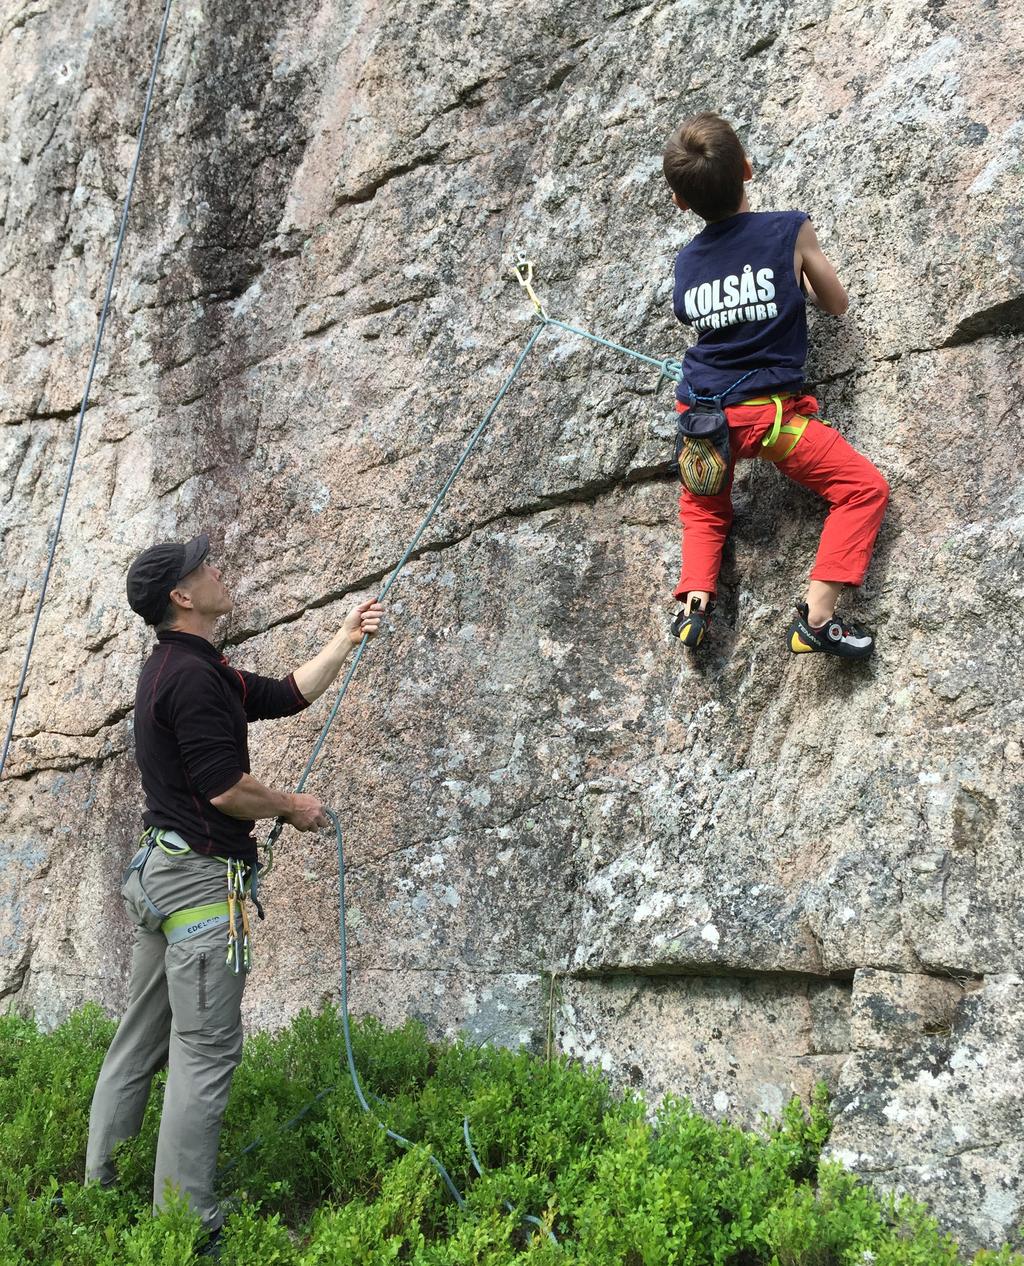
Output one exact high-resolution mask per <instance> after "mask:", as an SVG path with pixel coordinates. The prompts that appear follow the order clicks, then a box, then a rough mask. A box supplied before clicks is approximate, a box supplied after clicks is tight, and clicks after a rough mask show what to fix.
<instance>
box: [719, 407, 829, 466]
mask: <svg viewBox="0 0 1024 1266" xmlns="http://www.w3.org/2000/svg"><path fill="white" fill-rule="evenodd" d="M791 399H792V396H755V397H753V398H752V399H750V400H741V401H740V404H739V407H740V408H742V407H743V406H744V405H748V404H753V405H757V404H773V405H775V421H774V422H773V423H772V425H771V427H770V428H769V431H768V434H767V435H766V436H765V437H764V439H763V440H762V441H761V447H762V448H763V449H765V450H766V451H765V452H763V453H762V454H761V456H762V457H763V458H765V459H766V460H767V461H770V462H784V461H785V460H786V458H787V457H788V456H789V455H790V453H792V452H793V450H794V449H795V448H796V446H797V445H798V444H799V443H800V441H801V440H802V439H803V435H804V431H806V430H807V423H808V422H809V421H810V418H809V417H805V416H804V415H803V414H801V413H796V414H794V415H793V417H792V419H791V420H790V421H789V422H787V423H786V425H785V426H783V425H782V402H783V400H791ZM825 425H826V426H827V425H828V423H827V422H826V423H825Z"/></svg>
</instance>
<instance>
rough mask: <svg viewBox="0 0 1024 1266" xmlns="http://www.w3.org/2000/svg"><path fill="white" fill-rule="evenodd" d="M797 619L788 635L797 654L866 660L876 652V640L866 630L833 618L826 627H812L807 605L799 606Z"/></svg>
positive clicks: (791, 647)
mask: <svg viewBox="0 0 1024 1266" xmlns="http://www.w3.org/2000/svg"><path fill="white" fill-rule="evenodd" d="M796 611H797V616H796V619H795V620H794V621H793V623H792V624H791V625H790V626H789V632H788V633H787V634H786V637H787V640H788V642H789V649H790V650H791V651H792V652H793V654H794V655H807V654H810V653H814V652H818V651H820V652H822V653H823V654H825V655H838V656H839V657H840V659H867V658H868V656H869V655H871V654H872V653H873V652H874V649H875V639H874V637H873V636H872V634H870V633H869V632H868V631H867V630H866V629H862V628H861V627H860V625H858V624H854V623H853V621H852V620H844V619H843V618H842V617H841V616H838V615H834V616H833V617H832V619H831V620H826V621H825V623H824V624H821V625H813V624H811V622H810V621H809V620H808V618H807V603H806V602H800V603H798V604H797V608H796Z"/></svg>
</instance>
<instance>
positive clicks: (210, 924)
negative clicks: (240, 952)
mask: <svg viewBox="0 0 1024 1266" xmlns="http://www.w3.org/2000/svg"><path fill="white" fill-rule="evenodd" d="M147 834H148V835H149V837H150V839H151V840H152V841H153V843H154V844H156V845H157V846H158V847H159V848H161V849H162V850H163V851H164V852H165V853H166V854H167V856H168V857H184V855H185V854H186V853H191V852H192V849H191V848H190V847H189V846H188V844H187V843H186V842H185V840H183V839H182V838H181V836H180V835H179V834H178V833H177V831H168V830H164V829H162V828H161V829H158V830H155V831H153V830H151V831H149V832H147ZM214 860H215V861H218V862H224V863H225V864H226V863H227V858H226V857H217V858H215V859H214ZM228 921H229V912H228V903H227V902H226V901H214V902H211V903H210V904H208V905H204V906H189V907H188V908H187V909H185V910H176V911H175V912H174V914H172V915H170V916H168V918H166V919H164V921H163V923H161V924H160V931H161V932H162V933H163V934H164V936H165V937H166V938H167V944H168V945H177V944H178V942H179V941H187V940H188V939H189V937H190V936H198V935H199V933H200V932H205V931H206V930H207V928H215V927H221V926H222V925H223V924H225V923H227V922H228Z"/></svg>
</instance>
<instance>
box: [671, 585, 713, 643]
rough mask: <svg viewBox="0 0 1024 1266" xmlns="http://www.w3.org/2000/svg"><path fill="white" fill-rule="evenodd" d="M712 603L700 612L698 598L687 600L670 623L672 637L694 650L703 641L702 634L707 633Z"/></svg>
mask: <svg viewBox="0 0 1024 1266" xmlns="http://www.w3.org/2000/svg"><path fill="white" fill-rule="evenodd" d="M714 605H715V604H714V603H713V602H709V603H708V605H707V606H706V607H705V608H704V610H703V611H702V610H701V607H700V599H699V598H687V600H686V602H685V603H684V604H683V606H681V607H680V608H679V610H678V611H677V612H676V618H675V619H674V620H673V621H672V636H673V637H674V638H678V639H679V641H680V642H682V644H683V645H684V646H688V647H690V649H691V650H696V649H697V647H698V646H700V644H701V642H703V641H704V634H705V633H706V632H707V631H708V625H709V624H710V623H711V612H712V611H713V610H714Z"/></svg>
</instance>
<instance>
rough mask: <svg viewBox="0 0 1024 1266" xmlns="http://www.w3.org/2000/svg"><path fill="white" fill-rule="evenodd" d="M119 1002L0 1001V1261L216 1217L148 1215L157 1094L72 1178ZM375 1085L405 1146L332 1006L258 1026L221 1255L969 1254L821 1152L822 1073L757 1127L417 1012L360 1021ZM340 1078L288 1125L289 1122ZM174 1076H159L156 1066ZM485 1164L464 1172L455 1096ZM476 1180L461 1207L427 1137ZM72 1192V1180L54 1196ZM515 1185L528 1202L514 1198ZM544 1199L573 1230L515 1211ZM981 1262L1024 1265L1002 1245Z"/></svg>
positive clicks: (760, 1262)
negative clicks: (349, 1069) (362, 1089)
mask: <svg viewBox="0 0 1024 1266" xmlns="http://www.w3.org/2000/svg"><path fill="white" fill-rule="evenodd" d="M113 1030H114V1025H113V1024H112V1022H111V1021H109V1020H107V1019H106V1018H105V1017H104V1016H103V1015H102V1014H101V1012H100V1011H99V1010H98V1009H97V1008H95V1007H87V1008H85V1009H84V1010H83V1011H81V1012H79V1013H77V1014H76V1015H74V1016H72V1017H71V1018H70V1019H69V1020H68V1021H67V1022H66V1023H65V1024H63V1025H62V1026H61V1027H60V1028H59V1029H57V1030H56V1031H55V1032H53V1033H51V1034H49V1035H44V1034H41V1033H39V1031H38V1030H37V1028H36V1027H35V1025H34V1024H32V1023H31V1022H29V1021H26V1020H22V1019H19V1018H17V1017H15V1016H7V1017H3V1018H0V1184H2V1192H0V1206H8V1205H9V1206H12V1207H11V1210H10V1212H8V1213H7V1214H4V1215H2V1216H0V1266H23V1264H24V1263H26V1262H31V1263H44V1262H45V1263H50V1264H52V1266H57V1264H60V1266H115V1264H120V1263H132V1264H134V1266H186V1264H187V1263H189V1262H191V1261H192V1260H193V1248H194V1246H196V1245H198V1244H200V1243H201V1242H202V1239H203V1236H202V1233H201V1231H200V1228H199V1224H198V1221H196V1220H194V1219H193V1218H191V1217H190V1216H189V1215H188V1214H187V1213H186V1212H185V1211H184V1210H183V1209H181V1208H180V1207H179V1208H174V1207H172V1208H171V1209H169V1210H166V1211H164V1212H163V1213H161V1214H160V1216H159V1217H156V1218H152V1217H150V1195H151V1190H150V1182H151V1175H152V1170H153V1152H154V1148H155V1143H156V1128H157V1124H158V1118H159V1100H160V1097H161V1096H160V1094H154V1096H153V1101H152V1102H151V1103H150V1108H149V1112H148V1114H147V1117H146V1122H145V1125H144V1128H143V1131H142V1134H141V1135H140V1137H139V1138H138V1139H137V1140H135V1141H134V1142H132V1143H129V1144H126V1145H125V1146H124V1148H123V1150H122V1152H121V1153H120V1155H119V1169H120V1173H121V1182H120V1186H119V1187H118V1188H117V1189H116V1190H110V1191H104V1190H101V1189H99V1188H98V1187H97V1186H95V1185H93V1186H90V1187H82V1186H81V1179H82V1164H83V1158H84V1153H85V1141H86V1132H87V1126H88V1113H89V1102H90V1098H91V1095H92V1089H93V1086H94V1084H95V1080H96V1074H97V1070H98V1068H99V1065H100V1062H101V1060H102V1058H103V1053H104V1050H105V1049H106V1046H107V1044H108V1043H109V1041H110V1038H111V1036H112V1034H113ZM354 1041H355V1050H356V1060H357V1063H358V1065H359V1068H360V1070H361V1072H362V1075H363V1079H364V1082H365V1084H366V1087H367V1090H368V1091H372V1092H373V1094H374V1095H376V1096H379V1097H380V1099H381V1101H382V1104H381V1114H382V1116H383V1117H385V1118H386V1119H387V1122H388V1124H389V1125H391V1126H393V1127H394V1128H395V1129H397V1130H399V1131H400V1132H401V1133H403V1134H405V1135H407V1136H408V1137H409V1138H411V1139H414V1140H416V1142H417V1144H419V1145H420V1146H417V1147H416V1148H415V1149H414V1150H412V1151H408V1152H404V1153H403V1152H401V1151H400V1150H399V1149H397V1148H396V1147H395V1146H394V1144H392V1143H390V1142H388V1140H387V1139H386V1138H385V1137H384V1135H383V1134H382V1132H381V1131H380V1129H379V1128H378V1127H377V1126H376V1125H375V1124H374V1123H373V1122H372V1121H371V1120H370V1119H369V1118H368V1117H367V1116H366V1115H365V1114H364V1113H363V1112H362V1111H361V1110H360V1108H359V1105H358V1103H357V1101H356V1098H355V1095H354V1093H353V1091H352V1087H351V1085H350V1083H349V1081H348V1078H347V1076H343V1075H342V1071H341V1065H340V1062H339V1052H340V1051H341V1035H340V1025H339V1022H338V1017H337V1015H336V1013H335V1012H334V1011H332V1010H327V1011H325V1012H324V1013H323V1014H321V1015H316V1016H314V1015H311V1014H309V1013H303V1014H302V1015H300V1016H299V1017H298V1018H297V1019H296V1020H295V1021H294V1022H293V1024H292V1025H291V1027H290V1028H288V1029H286V1030H285V1031H283V1032H282V1033H279V1034H277V1035H276V1036H268V1035H264V1034H260V1035H257V1036H255V1037H252V1038H250V1039H249V1040H248V1042H247V1043H246V1048H245V1055H244V1058H243V1062H242V1064H241V1067H240V1068H239V1070H238V1073H237V1075H236V1077H235V1081H234V1086H233V1089H232V1093H231V1101H230V1105H229V1107H228V1112H227V1117H226V1120H225V1129H224V1135H223V1138H222V1147H221V1155H222V1157H224V1158H225V1161H229V1160H230V1159H231V1158H232V1157H234V1156H235V1155H236V1154H237V1153H238V1152H240V1151H241V1150H242V1149H243V1148H244V1147H245V1146H246V1144H248V1143H249V1142H251V1141H252V1140H253V1139H254V1138H255V1137H257V1136H263V1137H264V1139H265V1142H264V1143H263V1145H262V1146H261V1147H259V1148H258V1149H256V1150H255V1151H253V1152H251V1153H249V1154H248V1155H247V1156H245V1157H244V1158H243V1159H242V1160H241V1162H240V1163H239V1164H238V1165H237V1166H236V1167H235V1168H234V1169H232V1170H231V1172H230V1174H228V1175H227V1177H226V1179H225V1183H224V1189H225V1191H226V1192H233V1193H235V1195H236V1196H237V1198H238V1203H237V1211H236V1212H233V1213H232V1214H231V1215H230V1217H229V1218H228V1221H227V1223H226V1226H225V1232H224V1236H223V1254H222V1257H221V1261H222V1262H224V1263H227V1264H229V1266H236V1264H237V1266H243V1264H244V1266H314V1264H315V1263H317V1264H325V1266H326V1264H327V1263H331V1264H337V1266H348V1264H349V1263H351V1264H352V1266H383V1264H384V1263H390V1262H406V1263H413V1264H416V1266H427V1264H428V1263H429V1264H431V1266H434V1264H437V1266H441V1264H450V1266H455V1264H458V1266H463V1264H466V1266H469V1264H470V1263H479V1264H480V1266H506V1263H518V1262H529V1263H532V1264H534V1266H544V1264H547V1263H552V1264H553V1263H559V1264H560V1266H612V1263H622V1264H623V1266H676V1264H678V1266H942V1264H945V1263H948V1264H949V1266H953V1264H954V1263H957V1262H958V1261H960V1260H962V1258H960V1257H959V1255H958V1252H957V1248H956V1245H955V1244H954V1243H953V1241H952V1240H951V1239H950V1238H949V1237H948V1236H943V1235H941V1234H940V1233H939V1231H938V1230H937V1228H936V1227H935V1225H934V1223H933V1222H932V1221H931V1220H930V1219H929V1218H928V1217H927V1215H926V1214H925V1212H924V1210H923V1209H922V1208H921V1207H920V1206H918V1205H915V1204H913V1203H912V1202H910V1201H906V1200H904V1201H892V1200H890V1201H885V1200H879V1199H878V1198H877V1197H876V1196H875V1195H874V1194H873V1193H872V1192H871V1191H870V1190H869V1189H868V1188H866V1187H865V1186H863V1185H862V1184H861V1183H859V1182H858V1181H857V1180H856V1179H855V1178H854V1177H852V1176H851V1175H850V1174H848V1173H847V1172H846V1171H845V1170H843V1169H842V1168H841V1167H840V1166H838V1165H836V1164H833V1163H829V1162H823V1161H822V1160H821V1159H820V1155H821V1149H822V1146H823V1144H824V1142H825V1140H826V1138H827V1136H828V1130H829V1122H828V1116H827V1113H826V1110H825V1103H824V1098H823V1096H822V1095H819V1096H818V1097H817V1098H816V1100H815V1102H814V1103H813V1104H812V1105H811V1109H810V1115H809V1117H808V1116H805V1114H804V1111H803V1109H802V1108H801V1106H800V1104H799V1102H798V1101H796V1100H794V1101H793V1102H792V1103H791V1104H790V1105H789V1106H788V1108H787V1109H786V1111H785V1114H784V1117H783V1120H782V1121H781V1122H780V1123H779V1124H777V1125H767V1124H766V1127H765V1132H764V1133H763V1134H758V1133H753V1132H746V1131H743V1130H739V1129H737V1128H735V1127H733V1126H729V1125H717V1124H715V1123H714V1122H711V1121H707V1120H705V1119H704V1118H703V1117H701V1116H698V1115H696V1114H695V1113H694V1112H693V1111H692V1110H691V1109H690V1108H689V1107H688V1106H687V1105H686V1104H684V1103H680V1102H666V1103H665V1104H663V1105H662V1107H661V1108H660V1109H659V1110H658V1112H657V1113H656V1114H655V1116H654V1118H653V1120H648V1119H647V1115H646V1109H645V1106H644V1104H643V1102H642V1101H641V1100H640V1099H639V1098H636V1097H634V1096H630V1097H628V1098H626V1099H624V1100H623V1099H619V1098H617V1097H616V1096H614V1095H613V1094H612V1092H611V1090H610V1088H609V1087H608V1085H607V1083H606V1082H605V1081H604V1080H603V1079H602V1078H601V1077H600V1075H599V1074H597V1073H595V1072H592V1071H587V1070H585V1069H583V1068H580V1067H579V1066H577V1065H574V1064H570V1063H567V1062H564V1061H557V1062H552V1063H545V1062H544V1061H543V1060H540V1059H537V1058H536V1057H534V1056H530V1055H527V1054H525V1053H522V1052H519V1053H513V1052H510V1051H505V1050H500V1049H493V1048H489V1047H488V1048H477V1047H472V1046H467V1045H464V1044H455V1045H437V1044H432V1043H428V1042H427V1041H426V1039H425V1037H424V1035H423V1032H422V1030H421V1029H419V1028H418V1027H416V1026H414V1025H412V1024H408V1025H406V1026H405V1027H404V1028H403V1029H400V1030H398V1031H396V1032H390V1033H389V1032H385V1031H384V1030H383V1029H382V1028H381V1027H380V1026H379V1025H378V1024H376V1023H375V1022H373V1021H370V1020H366V1021H363V1022H362V1023H361V1024H359V1025H357V1026H356V1028H355V1032H354ZM329 1085H336V1087H337V1089H336V1090H335V1091H334V1093H332V1094H330V1095H328V1096H327V1097H325V1098H324V1099H323V1100H321V1102H320V1103H319V1104H317V1105H316V1106H315V1107H314V1108H313V1110H312V1111H311V1112H310V1113H309V1114H308V1115H307V1116H306V1117H304V1118H303V1119H302V1120H301V1121H300V1122H299V1124H298V1125H297V1126H295V1127H294V1128H293V1129H291V1130H288V1131H286V1132H279V1131H277V1126H278V1124H279V1123H280V1122H283V1121H285V1120H287V1119H288V1118H290V1117H291V1116H293V1115H294V1114H295V1113H296V1112H298V1111H299V1109H300V1108H302V1107H303V1106H305V1105H306V1104H307V1103H308V1102H309V1100H310V1099H312V1098H313V1097H314V1096H315V1095H316V1094H317V1093H319V1092H320V1091H321V1090H323V1089H324V1087H325V1086H329ZM161 1088H162V1085H161ZM464 1115H465V1116H468V1117H469V1121H470V1124H471V1127H472V1141H473V1145H474V1147H475V1149H476V1151H477V1154H478V1155H479V1158H480V1160H481V1162H482V1164H483V1166H484V1169H485V1171H486V1172H485V1176H484V1177H483V1178H476V1179H475V1180H474V1179H473V1178H472V1167H471V1164H470V1161H469V1157H468V1155H467V1153H466V1147H465V1142H464V1139H463V1127H462V1121H463V1116H464ZM430 1151H433V1152H434V1153H436V1155H437V1156H438V1157H440V1158H441V1159H442V1160H443V1162H444V1163H445V1165H446V1166H447V1167H448V1169H449V1171H450V1172H451V1174H452V1176H453V1178H455V1181H456V1182H457V1183H458V1184H459V1185H460V1186H461V1187H462V1189H463V1190H464V1191H465V1192H466V1194H467V1203H468V1209H467V1211H466V1212H465V1213H462V1212H460V1211H459V1210H458V1209H457V1208H456V1207H455V1205H454V1204H453V1202H452V1200H451V1199H450V1197H449V1196H448V1195H447V1193H446V1192H445V1190H444V1186H443V1184H442V1182H441V1179H440V1177H439V1176H438V1174H437V1172H436V1171H435V1170H434V1168H433V1167H432V1165H431V1164H430V1161H429V1159H428V1154H429V1152H430ZM58 1190H59V1192H60V1195H61V1199H62V1201H63V1203H62V1204H57V1205H51V1197H53V1196H54V1195H55V1194H56V1193H57V1192H58ZM505 1201H509V1202H511V1204H512V1205H513V1207H514V1208H515V1209H516V1211H517V1212H516V1214H515V1215H512V1214H509V1213H508V1212H507V1209H506V1207H505ZM525 1213H531V1214H535V1215H538V1216H539V1217H540V1218H541V1219H542V1220H543V1221H544V1223H545V1225H546V1226H548V1227H551V1228H552V1229H553V1230H554V1231H555V1233H556V1235H557V1236H558V1239H559V1241H560V1244H559V1245H558V1246H556V1245H554V1244H552V1243H551V1242H550V1240H549V1239H548V1238H546V1237H545V1236H544V1235H542V1234H537V1233H536V1232H535V1231H533V1230H532V1229H531V1228H528V1227H525V1228H524V1226H523V1225H522V1220H521V1215H522V1214H525ZM973 1260H974V1262H975V1263H976V1266H982V1264H984V1266H1024V1257H1021V1256H1019V1255H1017V1254H1015V1253H1013V1252H1011V1251H1010V1250H1009V1249H1008V1248H1005V1247H1004V1248H1003V1249H1002V1250H1001V1251H1000V1252H997V1253H992V1252H981V1253H979V1254H977V1256H976V1257H975V1258H974V1259H973Z"/></svg>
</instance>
